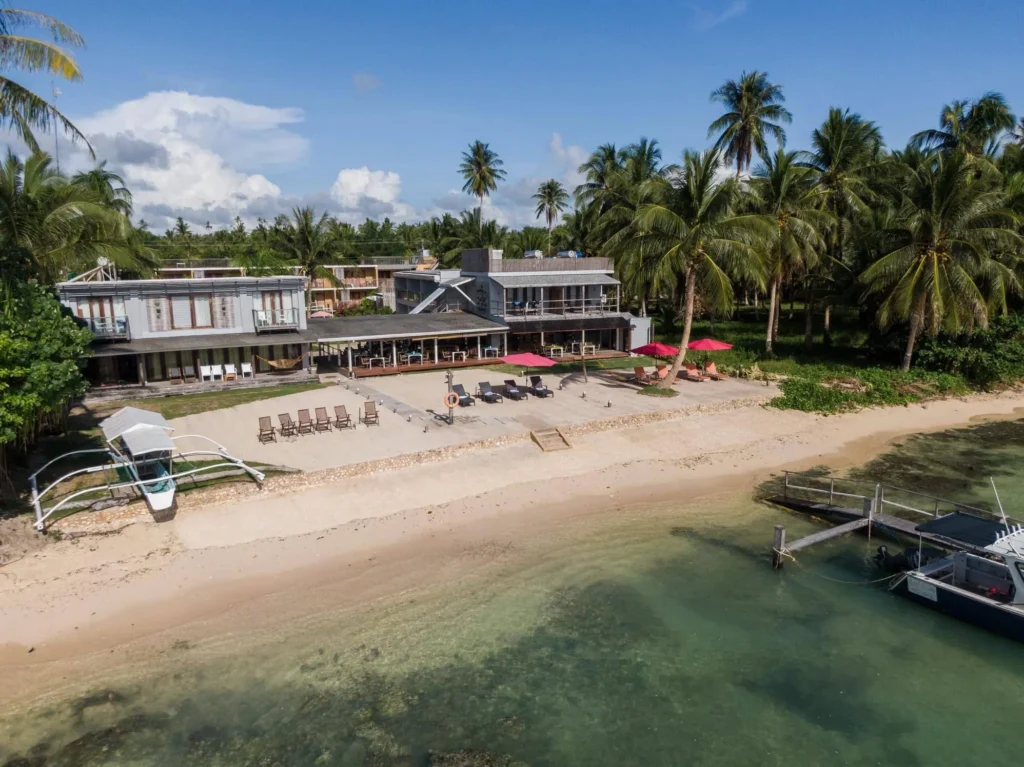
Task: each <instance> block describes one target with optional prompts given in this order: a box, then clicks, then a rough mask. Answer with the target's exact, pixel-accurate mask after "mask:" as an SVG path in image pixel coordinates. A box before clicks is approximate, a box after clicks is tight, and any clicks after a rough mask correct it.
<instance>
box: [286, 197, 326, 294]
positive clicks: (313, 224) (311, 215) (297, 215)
mask: <svg viewBox="0 0 1024 767" xmlns="http://www.w3.org/2000/svg"><path fill="white" fill-rule="evenodd" d="M276 239H277V246H278V248H279V250H280V252H281V254H282V255H283V256H284V257H285V259H286V260H288V261H291V262H292V263H294V264H296V265H297V266H298V267H299V274H301V275H303V276H304V277H306V278H307V279H310V280H312V279H326V280H329V281H331V282H334V281H335V280H336V278H335V276H334V273H333V272H331V271H330V270H329V269H327V268H326V265H327V264H329V263H330V262H331V260H332V258H333V256H334V248H333V243H332V239H333V238H332V237H331V227H330V217H329V216H328V215H327V214H326V213H323V214H321V216H320V217H319V218H317V215H316V211H315V210H313V208H312V207H309V206H307V207H305V208H292V216H291V218H290V219H288V220H287V222H286V225H285V226H283V227H282V228H281V229H280V231H279V233H278V235H277V238H276Z"/></svg>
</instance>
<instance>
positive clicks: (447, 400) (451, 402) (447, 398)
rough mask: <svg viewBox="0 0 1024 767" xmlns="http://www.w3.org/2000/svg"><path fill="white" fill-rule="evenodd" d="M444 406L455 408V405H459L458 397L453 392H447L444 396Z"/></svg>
mask: <svg viewBox="0 0 1024 767" xmlns="http://www.w3.org/2000/svg"><path fill="white" fill-rule="evenodd" d="M444 404H445V407H449V408H452V407H455V406H456V405H458V404H459V395H458V394H456V393H455V392H453V391H450V392H448V393H447V394H445V395H444Z"/></svg>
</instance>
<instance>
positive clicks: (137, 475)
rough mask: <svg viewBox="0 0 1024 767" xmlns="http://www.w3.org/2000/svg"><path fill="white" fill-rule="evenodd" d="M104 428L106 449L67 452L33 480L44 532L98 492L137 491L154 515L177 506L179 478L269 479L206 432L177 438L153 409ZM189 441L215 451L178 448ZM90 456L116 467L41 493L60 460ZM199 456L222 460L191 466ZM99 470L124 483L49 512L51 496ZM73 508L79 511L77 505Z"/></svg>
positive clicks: (123, 415)
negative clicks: (228, 475)
mask: <svg viewBox="0 0 1024 767" xmlns="http://www.w3.org/2000/svg"><path fill="white" fill-rule="evenodd" d="M100 430H101V431H102V432H103V437H104V439H105V440H106V442H107V447H105V448H98V449H93V450H75V451H72V452H70V453H65V454H64V455H61V456H58V457H57V458H54V459H53V460H52V461H50V462H49V463H47V464H46V465H45V466H43V467H42V468H41V469H39V471H37V472H36V473H35V474H33V475H32V476H31V477H29V482H30V484H31V488H32V505H33V507H34V509H35V515H36V522H35V528H36V530H38V531H40V532H43V531H45V530H46V520H47V519H48V518H49V517H51V516H53V514H54V513H56V512H57V511H60V510H61V509H68V508H69V504H72V503H73V502H74V501H75V499H80V498H82V497H83V496H85V495H90V494H95V493H96V491H97V490H108V491H110V492H111V493H113V491H115V490H120V489H122V488H133V489H135V490H138V492H139V493H141V495H142V497H143V498H145V500H146V504H147V505H148V506H149V508H150V510H151V511H165V510H167V509H169V508H171V506H172V505H173V504H174V494H175V490H176V489H177V487H178V484H177V480H179V479H181V478H183V477H191V476H194V475H196V474H200V473H203V472H210V471H215V470H224V469H241V470H242V471H244V472H245V473H247V474H248V475H249V476H251V477H252V478H253V479H255V480H256V481H257V482H263V479H264V475H263V473H262V472H260V471H258V470H257V469H254V468H252V467H251V466H247V465H246V464H245V463H243V462H242V461H240V460H239V459H238V458H235V457H233V456H231V455H229V454H228V452H227V450H226V449H225V448H224V446H223V445H219V444H218V443H216V442H214V441H213V440H212V439H210V438H209V437H204V436H203V435H201V434H183V435H180V436H177V437H172V436H171V432H173V431H174V427H172V426H171V424H170V423H168V421H167V419H165V418H164V417H163V416H162V415H160V414H159V413H154V412H152V411H150V410H143V409H141V408H136V407H126V408H122V409H121V410H118V411H117V412H116V413H114V414H113V415H112V416H110V417H109V418H107V419H105V420H103V421H101V422H100ZM184 439H193V440H197V439H198V440H203V441H206V442H209V443H211V444H212V445H213V446H214V447H215V448H216V450H190V451H187V452H181V451H179V450H178V448H177V446H176V445H175V441H176V440H184ZM87 453H103V454H105V455H106V456H107V457H108V458H109V459H110V460H111V461H112V463H103V464H100V465H97V466H88V467H85V468H81V469H76V470H75V471H72V472H69V473H68V474H65V475H64V476H62V477H61V478H60V479H57V480H56V481H54V482H52V483H51V484H50V485H49V486H47V487H46V488H44V489H43V490H42V491H40V490H39V488H38V477H39V475H40V474H42V472H44V471H45V470H47V469H49V468H50V466H52V465H53V464H55V463H57V462H58V461H62V460H64V459H66V458H70V457H71V456H80V455H84V454H87ZM195 456H216V457H217V458H218V459H221V460H219V461H213V462H211V463H207V464H203V465H201V466H198V467H195V466H192V464H191V463H189V462H188V459H189V458H190V457H195ZM176 461H177V462H179V463H181V462H185V464H186V466H188V467H190V468H185V469H184V470H182V471H175V462H176ZM97 472H114V473H115V474H116V475H118V476H119V481H116V482H109V483H106V484H103V485H99V486H91V487H89V488H87V489H85V490H80V491H78V492H76V493H71V494H70V495H67V496H65V497H63V498H61V500H60V501H59V502H58V503H57V504H56V505H54V506H52V507H50V508H48V509H44V508H43V505H42V500H43V498H44V497H46V496H47V495H50V494H52V493H53V491H54V490H55V489H56V488H57V487H58V485H60V484H61V483H62V482H66V481H67V480H69V479H71V478H72V477H76V476H78V475H80V474H93V473H97ZM129 492H131V490H129ZM76 505H77V504H76ZM70 508H75V506H71V507H70Z"/></svg>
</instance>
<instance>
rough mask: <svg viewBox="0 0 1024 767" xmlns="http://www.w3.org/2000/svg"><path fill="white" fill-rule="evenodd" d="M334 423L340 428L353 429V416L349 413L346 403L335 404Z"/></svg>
mask: <svg viewBox="0 0 1024 767" xmlns="http://www.w3.org/2000/svg"><path fill="white" fill-rule="evenodd" d="M334 425H335V426H337V427H338V428H339V429H351V428H353V424H352V416H350V415H349V414H348V411H347V410H346V409H345V406H344V405H335V406H334Z"/></svg>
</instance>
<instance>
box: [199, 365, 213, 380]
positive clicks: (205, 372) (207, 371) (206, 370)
mask: <svg viewBox="0 0 1024 767" xmlns="http://www.w3.org/2000/svg"><path fill="white" fill-rule="evenodd" d="M199 372H200V373H202V376H203V380H204V381H212V380H213V365H200V366H199Z"/></svg>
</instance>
